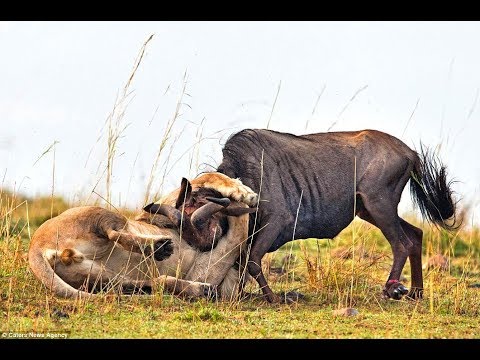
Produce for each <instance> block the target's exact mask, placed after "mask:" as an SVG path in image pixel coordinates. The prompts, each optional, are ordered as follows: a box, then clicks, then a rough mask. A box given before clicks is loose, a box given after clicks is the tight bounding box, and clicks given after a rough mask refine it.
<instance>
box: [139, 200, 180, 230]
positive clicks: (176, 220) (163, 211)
mask: <svg viewBox="0 0 480 360" xmlns="http://www.w3.org/2000/svg"><path fill="white" fill-rule="evenodd" d="M143 210H145V211H146V212H149V213H150V214H160V215H165V216H166V217H168V218H169V219H170V221H171V222H173V224H174V225H175V226H176V227H179V226H180V223H181V221H182V212H181V211H180V210H178V209H175V208H174V207H173V206H170V205H165V204H161V205H160V204H155V203H151V204H148V205H147V206H145V207H144V208H143Z"/></svg>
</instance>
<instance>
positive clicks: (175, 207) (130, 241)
mask: <svg viewBox="0 0 480 360" xmlns="http://www.w3.org/2000/svg"><path fill="white" fill-rule="evenodd" d="M256 201H257V195H256V194H255V193H254V192H253V191H252V190H251V189H250V188H248V187H246V186H244V185H243V184H242V183H241V182H240V181H239V180H237V179H232V178H229V177H227V176H226V175H223V174H220V173H205V174H203V175H201V176H199V177H197V178H196V179H193V180H192V181H191V182H189V181H187V180H186V179H183V181H182V186H181V188H179V189H177V190H175V191H173V192H172V193H170V194H168V195H167V196H165V197H164V198H163V199H161V200H160V202H159V204H150V205H149V206H148V207H147V208H148V210H149V211H150V212H153V213H150V212H147V211H142V213H141V214H139V215H138V216H137V217H136V218H135V219H134V220H129V219H127V218H125V217H124V216H122V215H121V214H119V213H117V212H114V211H110V210H107V209H104V208H101V207H96V206H82V207H76V208H72V209H69V210H67V211H65V212H63V213H62V214H60V215H58V216H57V217H54V218H52V219H50V220H47V221H46V222H45V223H43V224H42V225H41V226H40V227H39V228H38V229H37V230H36V232H35V233H34V235H33V237H32V241H31V244H30V249H29V252H28V260H29V265H30V268H31V269H32V271H33V273H34V274H35V276H36V277H37V278H38V279H39V280H40V281H41V282H42V283H43V285H44V286H45V287H46V288H47V289H49V290H51V291H52V292H53V293H54V294H55V295H57V296H59V297H64V298H76V297H89V296H94V295H95V294H96V292H97V291H98V290H108V289H111V288H116V289H120V290H122V291H131V290H135V291H136V290H138V289H144V290H145V289H147V290H148V289H149V288H150V289H151V287H152V286H154V285H155V284H160V285H163V287H164V289H165V290H166V291H168V292H171V293H173V294H176V295H185V296H188V297H205V296H211V295H212V294H217V295H218V296H220V297H221V298H222V299H230V298H232V297H235V296H236V295H237V293H238V290H239V283H240V276H241V274H240V273H239V270H238V269H235V267H234V264H235V262H236V260H237V259H238V258H239V256H240V253H241V252H242V250H243V249H244V247H245V242H246V240H247V235H248V215H247V213H249V212H252V210H254V209H252V208H249V207H248V206H251V205H254V204H255V203H256ZM205 244H209V246H211V249H210V250H209V249H207V248H206V247H205ZM207 250H208V251H207Z"/></svg>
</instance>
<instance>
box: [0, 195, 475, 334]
mask: <svg viewBox="0 0 480 360" xmlns="http://www.w3.org/2000/svg"><path fill="white" fill-rule="evenodd" d="M1 199H2V206H1V219H0V221H1V223H0V226H1V227H0V229H1V238H0V257H1V259H2V261H1V263H0V299H1V300H0V316H2V320H3V321H2V323H1V325H0V332H2V333H4V332H8V333H13V332H17V333H18V332H36V333H52V332H64V333H68V336H70V337H75V338H77V337H78V338H138V337H140V338H206V337H208V338H212V337H213V338H265V337H268V338H290V337H296V338H312V337H314V338H348V337H353V338H390V337H402V338H403V337H406V338H435V337H447V338H478V337H479V335H478V333H477V328H478V316H479V315H480V310H479V309H480V306H479V305H480V289H479V288H476V287H473V286H475V284H477V285H478V284H480V261H479V255H480V234H479V229H477V228H474V229H472V230H468V231H467V230H461V231H459V232H458V233H456V234H453V235H451V234H448V233H446V232H444V231H440V230H438V229H434V228H431V227H429V226H428V227H423V229H424V231H425V235H424V254H425V262H426V259H427V258H428V257H429V256H430V255H431V254H436V253H441V254H444V255H445V256H446V257H447V258H448V259H449V269H447V271H441V270H440V269H439V268H435V269H431V270H425V272H424V275H425V298H424V300H423V301H419V302H414V301H408V300H401V301H392V300H384V299H382V298H381V287H382V284H383V283H384V281H385V279H386V278H387V276H388V272H389V270H390V266H391V263H392V256H391V250H390V248H389V245H388V243H387V242H386V240H385V239H384V238H383V236H382V234H381V233H380V231H379V230H378V229H376V228H374V227H372V226H370V225H368V224H367V223H364V222H362V221H360V220H358V221H357V220H355V221H354V222H353V223H352V224H351V225H350V226H349V227H348V228H347V229H345V230H344V231H343V232H342V233H341V234H340V235H339V236H338V238H337V239H335V240H333V241H329V240H316V239H309V240H300V241H294V242H290V243H288V244H286V245H285V246H283V247H282V248H280V249H279V250H277V251H276V252H274V253H271V254H267V255H266V257H265V258H264V270H265V273H266V274H268V279H269V283H270V285H271V286H272V288H273V289H274V291H276V292H277V293H281V292H285V291H291V290H298V291H300V292H301V293H303V294H304V295H305V296H306V298H305V299H301V300H299V302H298V303H294V304H291V305H285V304H284V305H271V304H268V303H266V302H265V301H263V300H261V299H260V298H247V299H243V300H241V301H237V302H233V303H212V302H208V301H206V300H197V301H193V302H192V301H184V300H180V299H177V298H174V297H172V296H170V295H167V294H163V293H162V292H161V290H157V291H156V292H154V293H153V294H152V295H148V296H145V295H134V296H118V295H115V294H109V295H104V296H100V297H99V298H97V299H88V300H81V301H80V300H63V299H58V298H55V297H53V296H52V295H51V294H50V293H49V292H48V291H47V290H46V289H45V288H44V287H43V286H42V285H41V283H40V282H39V281H38V280H37V279H36V278H35V277H34V276H33V274H32V273H31V272H30V270H29V269H28V263H27V258H26V251H27V249H28V245H29V241H30V236H31V234H32V233H33V231H34V230H35V228H36V227H37V226H38V224H40V223H41V222H42V221H43V220H44V216H45V213H49V211H50V207H51V204H50V203H48V202H46V200H45V199H42V198H40V199H26V198H23V197H20V196H17V195H15V194H12V193H9V194H7V193H5V192H3V193H2V197H1ZM64 206H67V205H66V204H65V203H64V202H63V201H62V200H61V199H56V201H55V204H54V206H53V208H54V209H56V211H60V210H59V209H61V208H63V207H64ZM32 209H37V210H41V209H43V213H42V211H37V210H35V211H32ZM33 214H35V215H33ZM37 214H38V218H37V217H36V216H37ZM410 221H412V219H410ZM416 225H417V226H422V225H421V224H418V223H417V224H416ZM404 275H405V277H406V279H405V281H404V282H405V284H406V285H407V286H408V285H409V281H408V279H409V275H410V272H409V267H408V266H406V267H405V270H404ZM248 290H249V291H251V292H254V293H258V289H257V287H256V284H252V283H251V284H249V285H248ZM346 306H351V307H354V308H356V309H357V310H358V311H359V313H360V314H359V315H357V316H355V317H352V318H348V319H347V318H345V319H343V318H338V317H335V316H333V315H332V310H334V309H337V308H342V307H346ZM392 315H393V318H395V319H402V321H401V323H398V322H397V321H395V322H392Z"/></svg>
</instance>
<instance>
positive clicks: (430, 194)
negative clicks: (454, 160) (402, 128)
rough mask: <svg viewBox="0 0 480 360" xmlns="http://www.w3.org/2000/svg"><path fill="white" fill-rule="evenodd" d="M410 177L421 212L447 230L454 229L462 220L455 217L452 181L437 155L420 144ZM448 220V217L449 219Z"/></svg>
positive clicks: (413, 193)
mask: <svg viewBox="0 0 480 360" xmlns="http://www.w3.org/2000/svg"><path fill="white" fill-rule="evenodd" d="M418 156H419V157H418V160H417V162H416V164H415V168H414V170H413V171H412V176H411V178H410V193H411V196H412V200H413V202H414V204H416V205H417V206H418V207H419V209H420V212H421V213H422V216H423V217H424V218H425V219H427V220H428V221H430V222H431V223H433V224H436V225H439V226H440V227H442V228H444V229H446V230H455V229H457V228H458V227H459V226H460V225H461V223H460V222H458V221H457V218H456V205H457V203H456V201H454V199H453V196H452V195H453V191H452V188H451V187H452V181H447V170H446V167H445V165H443V164H442V162H441V161H440V159H439V158H438V156H436V155H435V154H433V153H432V152H431V151H429V150H428V148H426V147H424V146H423V145H420V153H418ZM447 220H448V221H447Z"/></svg>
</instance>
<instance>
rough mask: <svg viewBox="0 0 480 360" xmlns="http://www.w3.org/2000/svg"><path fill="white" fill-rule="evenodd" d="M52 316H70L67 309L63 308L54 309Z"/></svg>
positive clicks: (59, 317) (66, 317) (58, 317)
mask: <svg viewBox="0 0 480 360" xmlns="http://www.w3.org/2000/svg"><path fill="white" fill-rule="evenodd" d="M51 316H52V317H54V318H57V319H61V318H65V319H68V318H69V317H70V316H69V315H68V314H67V313H66V312H65V311H63V310H61V309H53V311H52V314H51Z"/></svg>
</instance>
